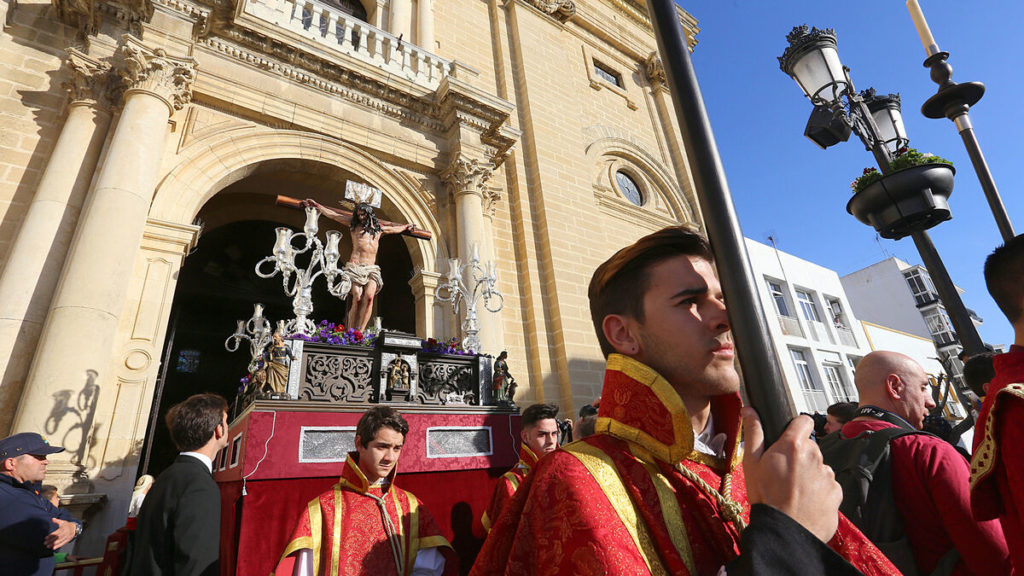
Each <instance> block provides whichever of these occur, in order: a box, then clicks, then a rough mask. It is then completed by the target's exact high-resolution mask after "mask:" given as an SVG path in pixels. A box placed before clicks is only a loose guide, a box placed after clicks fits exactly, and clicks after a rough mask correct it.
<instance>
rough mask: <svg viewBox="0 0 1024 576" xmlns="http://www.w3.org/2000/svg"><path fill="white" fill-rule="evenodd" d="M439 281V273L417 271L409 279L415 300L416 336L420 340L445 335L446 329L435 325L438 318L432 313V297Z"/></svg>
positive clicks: (433, 302)
mask: <svg viewBox="0 0 1024 576" xmlns="http://www.w3.org/2000/svg"><path fill="white" fill-rule="evenodd" d="M440 281H441V275H440V274H439V273H437V272H427V271H426V270H417V271H416V273H415V274H413V277H412V278H410V279H409V286H411V287H412V295H413V298H415V299H416V335H417V336H419V337H420V338H434V337H437V338H441V337H444V336H446V335H447V329H446V328H445V327H443V326H438V325H437V320H439V319H440V318H438V316H437V314H435V311H434V304H435V302H436V300H435V298H434V295H435V294H436V293H437V286H438V284H440Z"/></svg>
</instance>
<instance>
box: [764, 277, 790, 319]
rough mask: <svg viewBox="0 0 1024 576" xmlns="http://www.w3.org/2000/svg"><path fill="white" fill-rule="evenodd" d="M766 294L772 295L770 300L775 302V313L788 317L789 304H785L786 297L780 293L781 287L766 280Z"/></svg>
mask: <svg viewBox="0 0 1024 576" xmlns="http://www.w3.org/2000/svg"><path fill="white" fill-rule="evenodd" d="M768 292H769V293H770V294H771V295H772V300H774V301H775V311H776V312H778V313H779V316H790V317H792V316H793V315H792V314H790V313H789V304H786V295H785V293H783V292H782V286H781V285H780V284H778V283H777V282H772V281H771V280H768Z"/></svg>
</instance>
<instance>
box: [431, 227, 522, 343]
mask: <svg viewBox="0 0 1024 576" xmlns="http://www.w3.org/2000/svg"><path fill="white" fill-rule="evenodd" d="M464 278H465V279H468V280H469V284H470V285H467V283H466V282H463V279H464ZM497 281H498V271H497V269H496V268H495V266H494V262H488V263H487V265H486V269H484V267H482V266H481V265H480V255H479V252H478V250H477V247H476V246H473V257H472V258H471V259H470V261H469V262H467V263H465V264H462V263H461V262H460V261H459V259H458V258H451V259H449V260H448V276H447V277H446V279H445V282H444V284H441V285H439V286H438V287H437V290H436V291H435V292H434V294H435V296H436V297H437V299H438V300H440V301H442V302H448V303H450V304H451V305H452V309H453V310H454V311H455V315H456V316H458V315H459V307H460V305H461V304H462V303H463V302H465V307H466V318H465V320H463V321H462V333H463V335H464V339H463V344H464V346H465V347H466V348H468V349H471V350H473V351H474V352H480V337H479V335H478V334H479V332H480V322H479V320H478V319H477V315H476V307H477V303H478V302H479V300H480V298H481V297H482V298H483V303H484V308H485V309H487V311H489V312H491V313H497V312H500V311H501V309H502V308H503V307H504V306H505V297H504V296H502V295H501V292H498V290H497V288H495V287H494V286H495V284H496V283H497ZM492 300H495V301H497V305H495V306H492Z"/></svg>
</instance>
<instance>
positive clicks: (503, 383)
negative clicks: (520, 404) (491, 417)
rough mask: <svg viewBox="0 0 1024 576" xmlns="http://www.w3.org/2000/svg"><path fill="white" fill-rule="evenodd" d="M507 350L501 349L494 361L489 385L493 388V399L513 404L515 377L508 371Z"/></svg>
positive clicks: (501, 402) (500, 402) (499, 402)
mask: <svg viewBox="0 0 1024 576" xmlns="http://www.w3.org/2000/svg"><path fill="white" fill-rule="evenodd" d="M507 358H508V352H507V351H504V350H502V352H501V354H498V359H497V360H495V361H494V375H493V376H492V377H491V385H492V388H493V389H494V399H495V401H496V402H497V403H498V404H511V405H514V404H515V402H514V399H515V393H516V379H515V378H513V377H512V375H511V374H509V371H508V360H507Z"/></svg>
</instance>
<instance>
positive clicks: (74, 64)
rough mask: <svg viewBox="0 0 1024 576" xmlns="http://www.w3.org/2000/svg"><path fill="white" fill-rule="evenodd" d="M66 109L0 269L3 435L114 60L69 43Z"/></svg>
mask: <svg viewBox="0 0 1024 576" xmlns="http://www.w3.org/2000/svg"><path fill="white" fill-rule="evenodd" d="M66 68H67V70H68V72H69V78H68V79H67V80H66V81H65V82H64V89H65V91H66V92H67V94H68V97H69V103H68V106H67V117H66V119H65V121H64V125H63V127H61V132H60V135H59V136H58V137H57V141H56V143H55V144H54V147H53V151H52V152H51V154H50V159H49V161H48V162H47V165H46V169H45V170H44V171H43V175H42V177H41V178H40V180H39V187H38V188H37V189H36V192H35V195H34V196H33V197H32V201H31V204H30V205H29V208H28V212H27V213H26V214H25V219H24V221H23V222H22V224H21V228H20V229H19V230H18V236H17V238H16V239H15V241H14V244H13V246H12V248H11V252H10V254H9V256H8V260H7V266H6V268H5V273H4V275H3V276H2V277H0V374H2V375H3V377H2V378H3V379H2V383H0V436H6V435H7V432H8V431H9V429H10V426H11V423H12V419H13V417H14V411H15V408H16V407H17V405H18V399H19V397H20V396H21V392H22V387H23V385H24V381H25V376H26V373H27V372H28V369H29V364H30V362H31V360H32V350H34V349H35V347H36V344H37V343H38V341H39V334H40V332H41V331H42V328H43V322H44V321H45V320H46V313H47V311H48V303H49V302H50V300H51V298H52V297H53V293H54V290H55V288H56V286H57V281H58V279H59V275H60V271H61V268H62V267H63V265H64V258H65V256H66V255H67V252H68V246H69V244H70V243H71V238H72V235H73V234H74V231H75V225H76V224H77V222H78V216H79V213H80V212H81V209H82V204H83V202H84V201H85V196H86V193H87V192H88V189H89V184H90V182H91V181H92V177H93V173H94V172H95V170H96V164H97V162H98V160H99V157H100V152H101V151H102V148H103V142H104V140H105V139H106V136H107V129H108V128H109V126H110V118H111V110H110V108H111V106H110V104H111V98H112V96H111V89H112V88H113V87H114V85H115V84H116V82H115V81H114V80H113V77H112V75H111V72H110V65H109V64H106V63H104V62H100V61H98V60H94V59H92V58H90V57H89V56H87V55H85V54H83V53H82V52H79V51H78V50H75V49H73V48H72V49H70V50H68V58H67V61H66Z"/></svg>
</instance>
